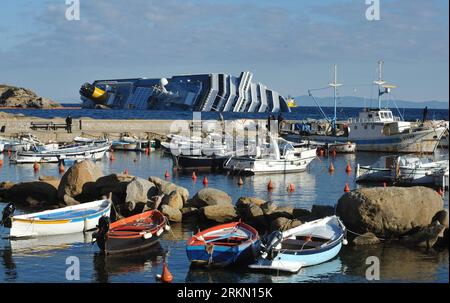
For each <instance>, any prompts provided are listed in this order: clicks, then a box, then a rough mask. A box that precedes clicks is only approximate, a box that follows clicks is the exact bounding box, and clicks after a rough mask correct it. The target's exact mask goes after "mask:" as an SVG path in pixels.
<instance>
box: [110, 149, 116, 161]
mask: <svg viewBox="0 0 450 303" xmlns="http://www.w3.org/2000/svg"><path fill="white" fill-rule="evenodd" d="M109 160H111V161H114V160H116V157H114V153H113V151H112V150H111V155H110V156H109Z"/></svg>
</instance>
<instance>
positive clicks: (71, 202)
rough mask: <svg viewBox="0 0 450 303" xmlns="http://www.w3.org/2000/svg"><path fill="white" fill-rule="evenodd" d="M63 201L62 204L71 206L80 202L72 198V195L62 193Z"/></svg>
mask: <svg viewBox="0 0 450 303" xmlns="http://www.w3.org/2000/svg"><path fill="white" fill-rule="evenodd" d="M63 201H64V204H65V205H66V206H72V205H78V204H80V202H78V201H77V200H75V199H74V198H72V197H71V196H69V195H64V197H63Z"/></svg>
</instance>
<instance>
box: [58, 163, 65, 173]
mask: <svg viewBox="0 0 450 303" xmlns="http://www.w3.org/2000/svg"><path fill="white" fill-rule="evenodd" d="M58 170H59V173H60V174H62V173H63V172H64V170H65V168H64V164H62V162H61V163H60V164H59V166H58Z"/></svg>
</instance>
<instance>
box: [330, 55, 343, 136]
mask: <svg viewBox="0 0 450 303" xmlns="http://www.w3.org/2000/svg"><path fill="white" fill-rule="evenodd" d="M329 85H330V86H331V87H332V88H333V90H334V93H333V100H334V116H333V121H332V130H333V135H336V119H337V115H336V96H337V88H338V87H339V86H342V84H339V83H337V65H336V64H335V65H334V73H333V82H332V83H330V84H329Z"/></svg>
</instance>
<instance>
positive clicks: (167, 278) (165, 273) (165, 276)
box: [161, 261, 173, 283]
mask: <svg viewBox="0 0 450 303" xmlns="http://www.w3.org/2000/svg"><path fill="white" fill-rule="evenodd" d="M161 281H162V282H164V283H170V282H172V281H173V276H172V274H171V273H170V271H169V267H168V266H167V263H166V261H164V263H163V270H162V274H161Z"/></svg>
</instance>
